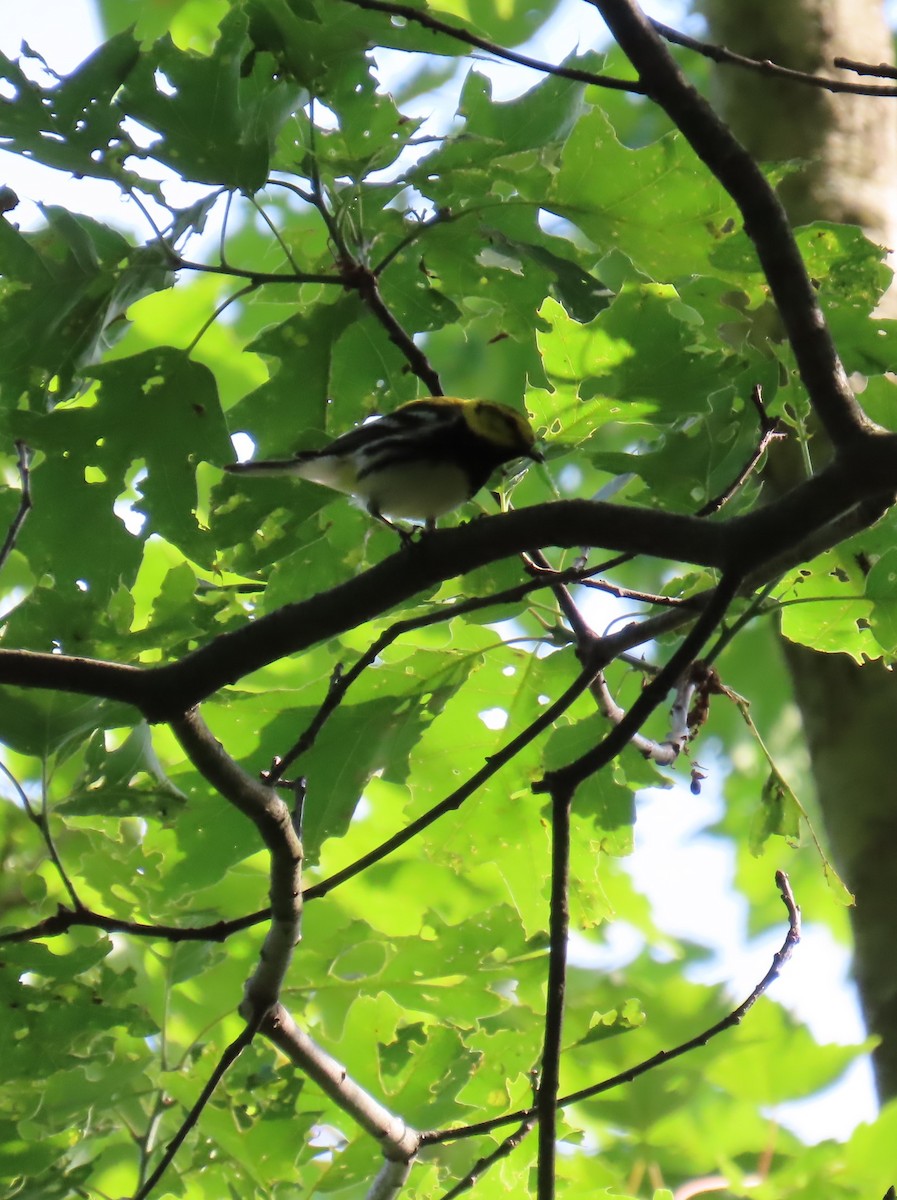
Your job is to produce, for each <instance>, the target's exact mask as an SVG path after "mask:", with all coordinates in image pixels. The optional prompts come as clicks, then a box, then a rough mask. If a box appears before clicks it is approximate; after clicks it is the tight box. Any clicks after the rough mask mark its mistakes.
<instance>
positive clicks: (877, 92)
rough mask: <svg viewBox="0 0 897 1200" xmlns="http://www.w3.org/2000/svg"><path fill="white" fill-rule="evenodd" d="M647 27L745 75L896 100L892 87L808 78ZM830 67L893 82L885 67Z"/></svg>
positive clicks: (838, 62)
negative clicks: (747, 72)
mask: <svg viewBox="0 0 897 1200" xmlns="http://www.w3.org/2000/svg"><path fill="white" fill-rule="evenodd" d="M651 24H652V25H653V27H654V28H655V29H656V30H657V32H658V33H659V34H660V36H661V37H662V38H664V39H665V40H666V41H668V42H672V43H673V44H674V45H676V46H682V47H684V49H686V50H694V51H695V52H696V53H697V54H702V55H703V56H704V57H705V58H709V59H712V61H713V62H715V63H720V64H721V65H723V66H729V67H743V68H745V69H747V70H749V71H757V72H759V74H761V75H767V76H771V77H774V78H776V79H789V80H791V82H792V83H804V84H807V85H808V86H809V87H816V88H822V89H823V90H824V91H827V92H849V93H850V94H851V95H853V96H897V88H894V87H881V86H876V85H875V84H870V83H850V82H848V80H846V79H833V78H832V77H831V76H830V75H812V74H810V73H809V72H808V71H795V70H793V69H792V68H791V67H783V66H780V65H779V63H774V62H770V60H769V59H768V58H763V59H759V58H748V57H747V55H744V54H736V53H735V51H734V50H727V49H726V47H725V46H715V45H713V44H712V43H710V42H702V41H700V40H699V39H698V38H693V37H689V36H688V35H687V34H685V33H680V32H679V30H678V29H672V28H671V27H670V26H669V25H664V24H663V23H662V22H661V21H652V22H651ZM834 65H835V67H837V68H839V69H842V70H848V71H857V72H858V73H860V74H863V75H881V76H886V77H890V78H892V79H893V78H894V70H895V68H894V67H889V68H887V70H883V69H882V67H871V68H870V67H868V64H867V65H866V66H865V67H864V64H862V63H852V62H851V61H850V60H849V59H846V58H836V59H835V63H834Z"/></svg>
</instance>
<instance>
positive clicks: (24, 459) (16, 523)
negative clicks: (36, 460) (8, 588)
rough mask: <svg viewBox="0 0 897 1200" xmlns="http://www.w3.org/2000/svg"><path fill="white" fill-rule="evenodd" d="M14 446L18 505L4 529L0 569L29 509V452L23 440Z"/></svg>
mask: <svg viewBox="0 0 897 1200" xmlns="http://www.w3.org/2000/svg"><path fill="white" fill-rule="evenodd" d="M15 446H16V456H17V462H16V466H17V467H18V471H19V483H20V491H19V506H18V508H17V509H16V515H15V516H14V517H13V519H12V521H11V522H10V525H9V528H8V529H7V531H6V537H5V538H4V539H3V545H2V546H0V569H2V568H3V566H4V564H5V563H6V560H7V559H8V558H9V556H10V554H11V553H12V551H13V548H14V547H15V544H16V539H17V538H18V536H19V532H20V531H21V528H22V526H23V525H24V524H25V518H26V517H27V516H28V514H29V512H30V511H31V452H30V451H29V449H28V447H27V446H26V445H25V443H24V442H21V441H17V442H16V443H15Z"/></svg>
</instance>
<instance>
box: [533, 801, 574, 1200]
mask: <svg viewBox="0 0 897 1200" xmlns="http://www.w3.org/2000/svg"><path fill="white" fill-rule="evenodd" d="M573 790H574V789H573V787H572V786H571V787H565V786H563V785H561V786H560V787H558V789H557V790H556V791H554V792H553V793H552V796H551V910H550V914H549V921H548V933H549V949H548V986H547V991H548V995H547V1002H546V1005H545V1034H544V1038H543V1042H542V1071H541V1078H540V1080H539V1090H538V1093H537V1095H536V1117H537V1120H538V1122H539V1156H538V1161H537V1166H536V1195H537V1197H538V1200H554V1182H555V1180H554V1177H555V1156H556V1153H557V1149H556V1144H557V1132H556V1127H557V1099H558V1092H559V1091H560V1069H561V1032H562V1030H563V1025H564V998H565V994H566V989H567V938H568V935H569V930H570V908H569V890H570V809H571V805H572V801H573Z"/></svg>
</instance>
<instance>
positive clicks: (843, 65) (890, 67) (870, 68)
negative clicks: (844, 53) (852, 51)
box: [834, 57, 897, 79]
mask: <svg viewBox="0 0 897 1200" xmlns="http://www.w3.org/2000/svg"><path fill="white" fill-rule="evenodd" d="M834 65H835V66H836V67H837V68H838V69H839V70H840V71H855V72H856V73H857V75H874V76H877V77H878V78H879V79H897V67H895V66H894V64H893V63H877V64H874V65H873V64H872V63H864V62H857V61H856V59H853V58H841V57H838V58H836V59H835V60H834Z"/></svg>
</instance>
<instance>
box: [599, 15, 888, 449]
mask: <svg viewBox="0 0 897 1200" xmlns="http://www.w3.org/2000/svg"><path fill="white" fill-rule="evenodd" d="M588 2H589V3H590V4H592V5H593V6H594V7H595V8H597V9H598V10H599V12H600V13H601V15H602V16H603V17H604V20H605V21H606V22H607V25H608V27H609V29H610V30H611V33H613V35H614V37H615V38H616V39H617V42H618V43H619V45H620V47H621V49H622V50H623V51H624V53H625V54H626V55H627V56H628V57H629V59H630V61H631V62H632V63H633V65H634V66H635V67H636V69H637V70H638V72H639V76H640V78H641V79H642V81H643V82H644V83H645V85H646V87H647V89H648V95H649V96H650V98H651V99H652V100H654V101H655V102H656V103H657V104H659V105H660V106H661V108H663V109H664V111H665V112H666V113H667V115H668V116H669V117H670V118H671V120H672V121H673V122H674V123H675V124H676V126H677V127H678V128H679V129H680V130H681V131H682V133H683V134H684V135H685V137H686V138H687V139H688V141H689V143H690V144H691V146H692V148H693V149H694V151H695V153H696V154H697V155H698V156H699V158H701V159H702V161H703V162H704V164H705V165H706V166H707V167H708V168H709V169H710V170H711V171H712V172H713V174H714V175H715V176H716V178H717V179H718V180H719V181H720V183H721V184H722V185H723V187H724V188H725V189H726V191H727V192H728V193H729V195H730V196H731V197H732V198H733V200H734V201H735V203H736V204H737V205H738V207H739V208H740V210H741V213H742V216H743V217H744V225H745V232H746V233H747V234H748V236H749V237H750V239H751V241H752V242H753V243H754V246H755V248H756V250H757V255H758V257H759V259H760V263H761V265H762V267H763V270H764V273H765V275H766V278H767V280H768V282H769V286H770V290H771V291H772V294H773V297H774V299H775V301H776V305H777V307H778V309H779V312H780V314H781V316H782V320H783V322H784V324H785V328H786V330H787V333H788V340H789V341H790V343H791V347H792V349H793V351H794V356H795V359H796V360H797V364H798V369H799V371H800V375H801V378H802V380H803V382H804V386H805V387H806V389H807V393H808V396H809V398H810V402H811V404H812V405H813V408H814V410H815V411H816V414H817V415H818V417H819V420H820V421H821V422H822V425H823V426H824V428H825V430H826V432H827V433H828V435H829V437H830V438H831V440H832V442H833V443H834V444H835V446H836V447H839V448H843V447H845V446H849V445H852V444H855V443H856V442H858V441H861V440H862V439H864V438H868V437H869V435H870V434H871V433H872V432H873V431H874V430H875V429H876V428H877V427H876V426H875V425H874V424H873V423H872V422H871V421H870V420H869V419H868V417H867V416H866V415H865V413H864V412H863V410H862V408H861V407H860V405H859V404H858V403H857V400H856V397H855V396H854V394H853V392H852V390H851V387H850V384H849V382H848V380H847V375H846V373H845V371H844V366H843V364H842V363H841V360H840V358H839V357H838V353H837V350H836V349H835V345H834V342H833V341H832V337H831V333H830V332H829V329H828V326H827V325H826V322H825V318H824V316H823V314H822V310H821V309H820V307H819V302H818V300H817V298H816V293H815V291H814V289H813V286H812V284H811V282H810V279H809V276H808V275H807V271H806V268H805V267H804V264H803V260H802V258H801V255H800V251H799V250H798V247H797V243H796V242H795V240H794V236H793V234H792V232H791V229H790V226H789V223H788V218H787V216H786V214H785V210H784V209H783V207H782V205H781V203H780V201H779V199H778V197H777V196H776V195H775V192H774V191H773V190H772V188H771V187H770V185H769V182H768V181H767V179H766V177H765V176H764V174H763V172H762V171H761V170H760V168H759V167H758V165H757V163H756V162H755V161H754V159H753V158H752V157H751V156H750V154H748V152H747V151H746V150H745V149H744V147H743V146H741V144H740V143H739V142H738V141H737V140H736V139H735V137H734V136H733V134H732V133H731V132H730V130H729V129H728V128H727V127H726V125H725V124H724V123H723V122H722V121H721V120H720V118H719V117H718V116H717V115H716V113H715V112H714V111H713V109H712V108H711V106H710V105H709V104H708V103H707V101H706V100H705V99H704V98H703V97H702V96H701V95H700V94H699V93H698V92H697V91H696V90H695V89H694V88H693V87H692V86H691V84H690V83H689V82H688V81H687V80H686V79H685V77H684V76H683V75H682V73H681V71H680V70H679V68H678V67H677V66H676V63H675V61H674V60H673V58H672V57H671V55H670V53H669V51H668V50H667V48H666V46H665V45H664V44H663V42H662V41H661V39H660V36H659V35H658V34H657V33H656V32H655V30H654V29H653V28H652V26H651V24H650V22H649V21H648V19H647V17H646V16H645V14H644V13H643V12H642V10H641V9H640V8H639V7H638V5H637V4H636V3H635V2H634V0H588Z"/></svg>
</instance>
